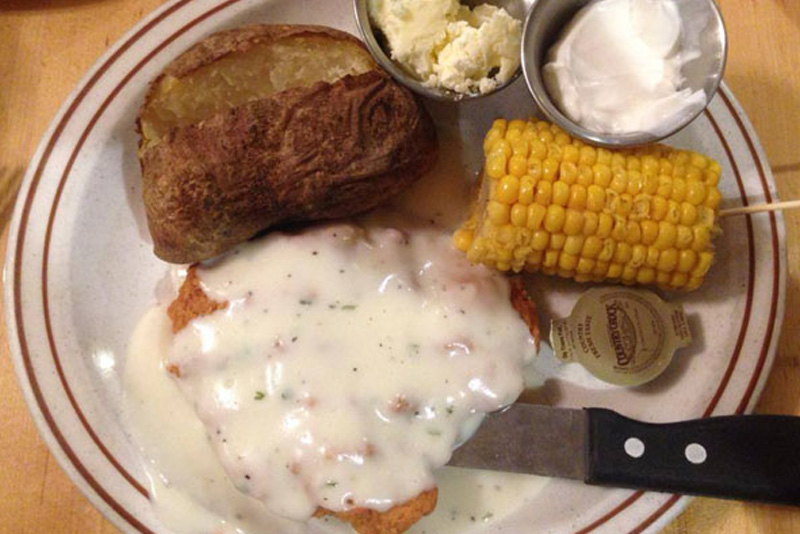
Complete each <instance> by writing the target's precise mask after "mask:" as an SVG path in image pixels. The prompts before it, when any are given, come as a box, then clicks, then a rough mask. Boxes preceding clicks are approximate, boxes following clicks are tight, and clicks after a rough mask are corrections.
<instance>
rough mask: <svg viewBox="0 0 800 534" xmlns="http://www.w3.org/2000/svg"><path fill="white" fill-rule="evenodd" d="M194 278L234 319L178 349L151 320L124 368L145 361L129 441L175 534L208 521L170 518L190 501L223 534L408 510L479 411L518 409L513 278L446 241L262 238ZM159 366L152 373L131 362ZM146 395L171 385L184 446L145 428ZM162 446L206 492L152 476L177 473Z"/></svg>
mask: <svg viewBox="0 0 800 534" xmlns="http://www.w3.org/2000/svg"><path fill="white" fill-rule="evenodd" d="M198 274H199V277H200V279H201V283H202V287H203V290H204V291H205V292H206V293H207V294H208V295H209V296H210V297H211V298H213V299H214V300H217V301H220V302H221V301H226V302H228V306H227V307H226V308H225V309H222V310H218V311H217V312H215V313H213V314H211V315H207V316H202V317H198V318H196V319H194V320H193V321H192V322H191V323H190V324H189V326H187V327H186V328H185V329H183V330H181V331H180V332H179V333H177V334H175V335H172V334H170V333H169V329H168V322H167V321H166V319H165V317H164V310H163V308H157V309H156V310H155V311H152V312H150V313H149V314H148V315H147V316H146V317H145V319H144V326H142V327H140V329H139V330H138V331H137V334H136V335H135V336H134V340H133V342H132V347H133V349H132V353H131V354H130V355H129V359H130V361H132V362H138V363H134V364H132V367H131V371H130V372H131V378H130V379H129V385H128V388H127V389H128V394H129V399H128V400H129V404H130V406H131V407H132V408H131V410H130V411H131V412H132V414H133V415H132V419H133V420H134V421H133V423H134V424H133V426H134V427H135V428H139V429H142V428H144V429H145V431H144V432H143V434H144V435H145V437H144V439H141V440H140V442H141V443H142V445H143V448H144V454H145V456H146V457H149V458H153V459H154V460H153V461H151V462H148V464H149V465H150V466H151V469H152V470H153V475H152V479H153V482H154V493H155V499H156V502H157V507H159V508H161V509H164V510H167V513H166V514H165V515H164V517H166V518H167V519H166V522H167V523H169V524H173V523H175V524H185V523H186V520H187V518H190V519H192V518H194V519H196V520H197V521H199V522H201V523H203V522H206V523H207V521H210V519H208V518H205V519H204V516H202V515H195V514H193V513H184V514H183V515H182V516H180V517H177V518H176V516H175V514H176V512H175V510H185V509H187V506H188V505H187V503H199V508H200V509H202V510H206V512H205V513H206V515H208V516H209V517H212V518H217V519H216V521H217V522H218V523H217V524H218V525H223V524H225V525H234V524H239V523H240V522H242V521H244V523H248V521H253V522H254V524H260V525H264V524H265V521H266V519H265V518H269V517H271V516H274V515H277V516H281V517H284V518H288V519H294V520H307V519H309V518H310V517H311V515H312V514H313V513H314V511H315V510H316V509H317V508H318V507H324V508H326V509H329V510H333V511H341V510H348V509H352V508H355V507H366V508H371V509H375V510H378V511H385V510H387V509H388V508H390V507H392V506H394V505H396V504H399V503H402V502H405V501H407V500H409V499H411V498H413V497H414V496H416V495H418V494H419V493H421V492H422V491H425V490H427V489H430V488H432V487H434V486H436V485H437V481H436V480H435V479H434V476H433V470H434V469H437V468H439V467H441V466H443V465H444V464H446V462H447V461H448V460H449V457H450V454H451V451H452V449H453V447H454V446H455V444H456V443H458V442H459V441H460V440H463V439H464V438H466V437H468V435H469V433H470V432H471V430H472V429H474V428H475V426H476V425H477V424H478V423H479V422H480V419H481V417H482V416H483V414H485V413H487V412H491V411H494V410H497V409H500V408H502V407H503V406H506V405H508V404H510V403H511V402H513V401H514V400H515V399H516V398H517V396H518V395H519V394H520V392H521V391H522V390H523V387H524V384H523V366H524V365H525V363H526V362H527V361H529V360H530V359H531V358H532V357H533V356H534V354H535V341H534V339H533V338H532V336H531V335H530V333H529V332H528V329H527V326H526V325H525V323H524V322H523V321H522V320H521V319H520V317H519V315H518V314H517V312H516V311H515V310H514V309H513V308H512V307H511V305H510V300H509V291H510V290H509V287H508V283H507V281H506V279H505V278H504V277H503V276H501V275H499V274H497V273H494V272H491V271H489V270H488V269H485V268H483V267H480V266H473V265H471V264H469V263H468V262H467V261H466V260H465V259H463V257H462V255H461V254H459V253H457V252H456V251H455V250H454V249H453V248H452V247H451V246H450V244H449V237H448V234H447V233H444V232H442V231H441V230H435V229H425V228H418V229H414V230H413V231H411V232H404V231H400V230H397V229H392V228H382V227H369V228H363V227H360V226H355V225H346V224H338V225H330V226H322V227H318V228H315V229H311V230H308V231H305V232H303V233H299V234H292V235H290V234H282V233H272V234H270V235H269V236H267V237H265V238H263V239H261V240H258V241H256V242H252V243H247V244H244V245H241V246H240V247H238V248H237V249H235V250H234V251H232V252H231V253H230V254H228V255H226V256H225V257H224V258H222V259H220V260H218V261H216V262H215V263H214V264H213V265H210V266H207V267H201V268H199V269H198ZM148 323H149V325H150V326H147V324H148ZM147 340H152V341H150V342H149V343H148V341H147ZM159 343H160V344H161V345H159ZM159 346H160V347H161V348H160V349H159V348H158V347H159ZM153 352H155V353H156V354H160V356H158V357H157V361H158V362H159V363H158V371H154V366H153V364H152V363H150V364H145V363H142V362H143V361H145V360H147V359H149V360H150V361H151V362H152V361H153V356H152V353H153ZM145 353H147V354H148V355H145ZM137 368H138V369H139V371H138V372H137ZM166 369H170V370H171V372H172V373H173V374H172V375H170V374H169V373H167V371H166ZM126 373H128V371H126ZM154 373H158V374H160V375H161V377H160V378H158V379H154V378H153V376H154ZM176 375H179V376H176ZM142 376H144V377H145V378H142ZM167 377H168V378H167ZM165 379H166V380H165ZM150 384H161V386H160V387H162V388H167V386H166V385H165V384H171V385H170V386H169V389H170V390H171V391H173V393H170V394H169V395H171V397H169V398H170V399H171V400H170V402H169V404H170V405H171V404H176V403H177V401H176V400H175V393H174V392H177V391H179V392H180V394H179V397H182V399H183V403H184V404H183V407H179V408H180V410H177V411H176V412H175V415H176V417H177V418H179V419H181V420H184V419H188V420H191V421H192V422H191V427H192V429H193V430H192V432H193V433H192V434H190V435H187V436H185V437H182V438H181V437H179V438H175V437H172V438H170V437H167V436H166V435H163V436H155V437H154V436H153V435H152V429H151V431H150V432H148V431H147V427H148V425H149V426H150V427H156V426H157V424H155V423H153V422H152V421H151V422H150V423H148V420H152V419H153V417H154V415H153V414H152V413H151V414H150V415H147V414H145V415H142V413H143V412H146V411H147V410H143V409H142V408H141V406H146V405H148V403H149V402H150V400H149V398H148V397H149V396H150V394H149V393H147V387H148V386H149V385H150ZM161 395H162V396H163V397H164V398H165V399H166V398H167V394H166V393H162V394H161ZM166 404H167V403H161V406H165V405H166ZM137 406H138V408H137ZM172 409H175V408H174V407H173V408H172ZM150 411H151V412H152V411H153V408H152V407H151V408H150ZM137 414H138V415H137ZM137 419H138V420H139V421H140V422H139V423H138V424H137V422H136V420H137ZM175 426H176V428H177V427H178V426H179V423H178V422H177V421H176V422H175ZM162 432H163V434H168V433H169V432H168V429H162ZM148 436H149V437H148ZM200 436H202V437H200ZM170 439H173V440H174V439H179V440H180V439H183V440H188V441H189V442H190V443H188V442H187V443H186V444H185V450H186V451H187V456H186V458H185V460H184V462H185V463H186V464H188V465H197V466H198V469H200V472H201V473H205V475H204V477H201V479H203V480H201V481H200V483H201V484H202V485H203V486H202V487H201V488H198V487H196V483H195V487H194V488H193V489H190V491H187V492H181V491H178V488H180V487H182V486H183V487H185V486H186V485H187V482H186V479H189V478H191V477H190V475H189V474H187V473H190V472H191V470H190V469H184V470H181V469H177V470H175V468H174V467H173V468H172V469H173V471H172V472H173V476H170V474H165V469H164V466H163V465H162V466H161V468H159V465H158V464H159V462H163V463H164V464H175V463H180V460H179V459H176V458H171V459H169V458H168V459H167V460H163V457H164V453H163V452H159V451H162V450H164V449H165V448H166V450H170V449H169V445H168V444H164V443H162V441H163V442H169V440H170ZM197 441H199V443H198V442H197ZM171 454H173V455H175V454H176V453H174V452H173V453H171ZM192 455H197V456H198V457H200V458H202V461H198V460H197V459H195V458H193V457H192ZM166 456H167V457H169V454H167V455H166ZM158 458H162V460H158ZM167 471H169V470H168V469H167ZM173 477H174V478H173ZM204 478H209V479H212V482H211V483H209V482H206V481H205V480H204ZM188 485H189V486H191V484H188ZM159 503H160V504H159ZM190 509H191V508H190ZM170 514H172V516H170ZM170 517H171V518H172V520H170ZM236 529H239V527H236ZM178 530H180V529H178ZM248 530H249V529H248V528H245V527H242V529H241V531H245V532H246V531H248ZM188 531H193V529H191V528H190V529H188ZM226 531H227V530H226ZM231 531H234V529H232V530H231Z"/></svg>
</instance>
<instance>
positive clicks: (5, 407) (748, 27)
mask: <svg viewBox="0 0 800 534" xmlns="http://www.w3.org/2000/svg"><path fill="white" fill-rule="evenodd" d="M342 1H345V0H342ZM159 4H161V0H2V1H0V84H1V85H0V147H1V148H0V172H2V171H3V170H8V169H11V170H12V171H14V172H16V173H19V174H21V173H22V172H23V171H24V169H25V167H26V166H27V165H28V162H29V160H30V158H31V156H32V154H33V151H34V149H35V148H36V145H37V143H38V141H39V138H40V137H41V136H42V134H43V133H44V131H45V128H46V127H47V125H48V124H49V122H50V120H51V119H52V117H53V115H54V114H55V112H56V110H57V109H58V107H59V106H60V105H61V103H62V101H63V100H64V99H65V98H66V97H67V95H68V94H69V92H70V91H71V89H72V87H73V85H74V84H75V83H77V82H78V80H79V79H80V78H81V77H82V76H83V74H84V72H85V71H86V70H87V69H88V68H89V67H90V66H91V65H92V64H93V63H94V62H95V60H96V59H97V58H98V56H100V54H101V53H103V52H104V51H105V50H106V49H107V48H108V47H109V45H110V44H112V43H113V42H114V41H115V40H116V39H118V38H119V37H120V36H121V35H122V33H123V32H125V31H126V30H127V29H128V28H129V27H130V26H132V25H133V24H134V23H136V22H137V21H138V20H139V19H140V18H142V17H143V16H144V15H145V14H147V13H148V12H150V11H151V10H153V9H155V8H156V7H157V6H158V5H159ZM720 4H721V7H722V11H723V14H724V16H725V19H726V23H727V26H728V30H729V35H730V44H731V46H730V56H729V61H728V69H727V74H726V77H725V78H726V80H727V83H728V84H729V85H730V86H731V87H732V89H733V90H734V92H735V93H736V96H737V97H738V98H739V99H740V101H741V102H742V104H743V106H744V108H745V110H746V111H747V114H748V115H749V116H750V119H751V120H752V122H753V124H754V125H755V128H756V130H757V132H758V134H759V136H760V138H761V142H762V143H763V145H764V147H765V149H766V151H767V155H768V156H769V160H770V163H771V166H772V170H773V172H774V174H775V179H776V181H777V183H778V190H779V192H780V195H781V197H782V198H783V199H792V198H800V151H798V146H800V142H799V141H798V140H800V1H797V0H758V1H756V0H720ZM786 226H787V237H786V239H787V241H788V246H787V248H788V250H789V280H788V284H787V295H786V319H785V322H784V324H783V330H782V332H781V343H780V347H779V349H778V358H777V360H776V362H775V366H774V368H773V371H772V375H771V377H770V379H769V383H768V385H767V388H766V390H765V392H764V395H763V397H762V399H761V402H760V404H759V408H758V409H759V411H760V412H764V413H780V414H794V415H800V348H798V347H800V212H794V213H788V214H787V215H786ZM4 242H5V241H4ZM4 242H3V243H4ZM3 248H4V245H3ZM0 336H2V340H0V351H2V354H0V391H2V393H3V403H2V406H0V451H2V453H0V534H6V533H7V534H11V533H14V534H27V533H31V534H33V533H42V532H52V533H59V534H78V533H80V534H83V533H89V532H91V533H98V534H99V533H116V532H118V530H117V529H116V528H115V527H113V526H112V525H111V524H110V523H108V521H106V520H105V519H104V518H103V517H102V516H101V515H100V514H99V513H98V512H97V511H96V510H95V509H94V508H93V507H92V506H91V505H90V504H89V502H88V501H87V500H86V499H85V498H84V497H83V496H82V495H81V494H80V492H79V491H78V490H77V489H76V488H75V487H74V486H73V485H72V483H71V482H70V481H69V479H68V478H67V477H66V475H65V474H64V473H63V472H62V471H61V469H60V468H59V467H58V465H57V464H56V463H55V461H54V460H53V458H52V457H51V455H50V453H49V452H48V450H47V448H46V447H45V445H44V443H43V442H42V440H41V439H40V438H39V436H38V434H37V433H36V430H35V428H34V425H33V422H32V420H31V418H30V416H29V415H28V413H27V410H26V407H25V404H24V402H23V400H22V396H21V394H20V390H19V388H18V386H17V384H16V379H15V377H14V373H13V370H12V365H11V361H10V359H9V358H8V357H7V352H8V348H7V345H6V341H5V329H4V328H2V327H0ZM798 461H800V452H799V454H798ZM665 532H666V533H668V534H679V533H680V534H684V533H686V534H688V533H691V534H721V533H725V534H785V533H790V532H800V510H793V509H790V508H786V507H777V506H763V505H753V504H740V503H731V502H724V501H718V500H712V499H697V500H695V501H694V502H693V503H692V504H691V505H690V506H689V508H688V509H687V510H686V512H684V513H683V514H682V515H681V516H680V517H679V518H678V519H677V520H676V521H675V522H673V523H672V524H671V525H670V526H669V527H668V528H667V529H666V531H665Z"/></svg>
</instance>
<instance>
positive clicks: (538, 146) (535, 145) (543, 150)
mask: <svg viewBox="0 0 800 534" xmlns="http://www.w3.org/2000/svg"><path fill="white" fill-rule="evenodd" d="M528 144H529V145H530V149H531V150H530V154H529V156H530V158H529V159H534V160H537V161H543V160H544V158H546V157H547V145H546V144H544V143H543V142H541V141H540V140H539V139H538V138H537V139H535V140H533V141H530V142H529V143H528Z"/></svg>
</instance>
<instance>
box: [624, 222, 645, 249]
mask: <svg viewBox="0 0 800 534" xmlns="http://www.w3.org/2000/svg"><path fill="white" fill-rule="evenodd" d="M641 241H642V227H641V226H640V225H639V223H637V222H636V221H628V222H627V223H626V225H625V242H626V243H628V244H629V245H635V244H636V243H640V242H641Z"/></svg>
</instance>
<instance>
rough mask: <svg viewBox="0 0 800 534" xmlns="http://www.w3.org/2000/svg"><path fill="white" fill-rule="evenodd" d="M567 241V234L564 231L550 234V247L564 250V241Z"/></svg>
mask: <svg viewBox="0 0 800 534" xmlns="http://www.w3.org/2000/svg"><path fill="white" fill-rule="evenodd" d="M566 242H567V236H565V235H564V234H562V233H557V234H551V235H550V248H551V249H553V250H562V249H563V248H564V243H566Z"/></svg>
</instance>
